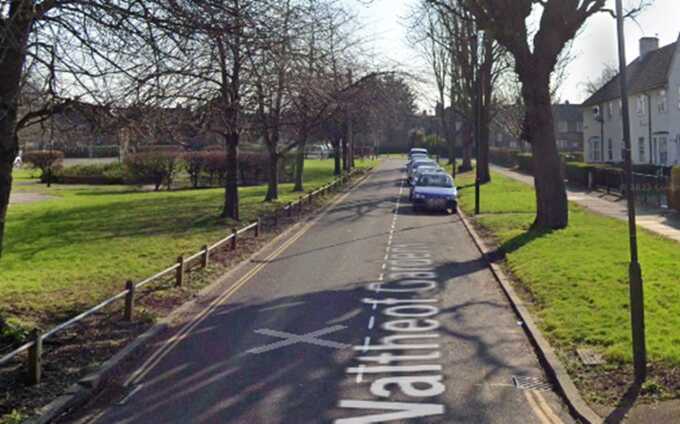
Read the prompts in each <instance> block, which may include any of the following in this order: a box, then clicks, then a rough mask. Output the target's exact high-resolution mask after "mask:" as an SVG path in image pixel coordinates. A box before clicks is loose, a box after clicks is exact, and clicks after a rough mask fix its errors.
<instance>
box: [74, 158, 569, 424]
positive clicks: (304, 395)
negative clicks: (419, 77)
mask: <svg viewBox="0 0 680 424" xmlns="http://www.w3.org/2000/svg"><path fill="white" fill-rule="evenodd" d="M402 166H403V161H398V160H389V161H386V162H383V164H382V165H381V166H380V168H379V169H378V170H376V171H375V172H374V173H373V174H372V175H371V176H370V177H369V178H368V179H367V180H365V181H364V182H363V184H361V185H360V186H359V187H357V188H356V189H355V190H353V191H352V192H350V193H349V194H348V195H347V196H346V197H345V198H344V199H343V200H342V201H340V202H339V203H338V204H336V205H335V206H334V207H332V208H331V209H329V211H328V213H326V214H325V215H323V216H322V217H321V218H320V219H318V221H317V222H315V223H313V225H310V226H307V227H305V228H304V229H303V231H304V234H302V235H300V234H298V235H297V236H299V237H298V238H296V237H297V236H296V235H293V239H291V240H289V241H282V242H280V243H279V244H278V245H276V246H273V247H272V248H270V249H269V250H268V251H266V252H264V253H262V255H261V258H260V260H256V261H254V262H253V263H252V264H249V265H248V266H247V267H245V268H243V269H242V270H239V271H238V272H236V273H234V275H231V276H230V277H229V278H227V279H226V280H225V282H224V285H223V288H222V289H221V291H220V292H219V293H214V295H212V296H209V297H208V298H206V299H202V300H201V302H199V303H200V305H199V306H197V307H196V308H195V310H194V311H192V316H191V317H187V318H186V319H185V320H184V321H182V322H181V323H178V324H177V325H176V326H175V327H174V328H173V329H172V330H171V331H167V332H166V333H165V334H163V335H162V336H161V337H160V338H159V339H158V340H156V341H155V342H154V343H153V345H152V347H151V348H150V349H149V352H148V354H147V355H145V356H144V357H143V358H140V359H139V360H137V361H136V362H135V363H134V364H131V365H130V367H129V369H127V370H126V372H125V373H124V374H123V375H122V376H121V383H122V384H125V383H126V382H127V383H128V385H127V386H126V387H125V389H124V390H122V391H115V390H109V391H106V392H104V394H103V395H102V396H100V398H99V399H98V400H97V401H96V402H94V403H92V404H91V405H89V406H88V407H87V408H86V409H85V410H83V411H79V412H78V413H77V414H75V415H72V416H71V417H68V418H67V419H66V422H80V423H83V422H90V423H92V422H97V423H316V422H336V423H339V424H352V423H354V424H359V423H370V422H418V423H421V422H422V423H444V422H446V423H517V424H519V423H522V424H527V423H538V424H545V423H572V422H573V420H572V419H571V418H570V417H569V414H568V412H567V410H566V407H565V406H564V404H563V403H562V402H561V400H560V399H559V397H558V396H556V395H555V394H554V393H553V391H552V390H551V389H550V387H549V386H547V385H545V384H542V380H543V379H544V373H543V371H542V369H541V367H540V365H539V363H538V360H537V358H536V355H535V353H534V352H533V350H532V348H531V346H530V344H529V342H528V340H527V338H526V336H525V334H524V332H523V329H522V327H521V323H518V321H517V317H516V316H515V315H514V313H513V312H512V310H511V308H510V306H509V304H508V302H507V300H506V298H505V297H504V296H503V294H502V293H501V291H500V289H499V287H498V286H497V283H496V282H495V281H494V279H493V277H492V275H491V273H490V272H489V270H488V269H487V268H486V266H485V263H484V261H483V260H482V259H481V257H480V254H479V252H478V251H477V249H476V248H475V246H474V244H473V242H472V240H471V239H470V237H469V235H468V234H467V233H466V232H465V229H464V227H463V225H462V223H461V222H460V220H459V218H458V217H457V216H451V215H444V214H427V213H419V214H417V215H416V214H414V213H412V212H411V208H410V205H409V204H408V201H407V192H406V191H405V190H404V191H403V192H402V177H403V173H402V170H401V167H402ZM225 288H230V289H228V290H227V289H225ZM208 307H211V309H208V310H204V308H208ZM196 317H198V318H200V320H196ZM513 377H519V379H518V380H517V381H518V382H520V383H524V384H526V385H528V386H529V388H518V387H517V385H516V384H515V381H514V380H513Z"/></svg>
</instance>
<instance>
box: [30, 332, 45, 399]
mask: <svg viewBox="0 0 680 424" xmlns="http://www.w3.org/2000/svg"><path fill="white" fill-rule="evenodd" d="M31 340H32V341H33V346H31V347H30V348H29V349H28V384H30V385H31V386H34V385H36V384H40V380H41V379H42V353H43V339H42V334H40V331H39V330H38V329H35V330H33V331H32V332H31Z"/></svg>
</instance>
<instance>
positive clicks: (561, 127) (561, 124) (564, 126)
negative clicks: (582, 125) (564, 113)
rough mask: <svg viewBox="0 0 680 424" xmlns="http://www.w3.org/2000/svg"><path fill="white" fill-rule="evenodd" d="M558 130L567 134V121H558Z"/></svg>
mask: <svg viewBox="0 0 680 424" xmlns="http://www.w3.org/2000/svg"><path fill="white" fill-rule="evenodd" d="M558 128H559V131H560V132H567V131H569V123H568V122H567V121H562V120H560V122H559V124H558Z"/></svg>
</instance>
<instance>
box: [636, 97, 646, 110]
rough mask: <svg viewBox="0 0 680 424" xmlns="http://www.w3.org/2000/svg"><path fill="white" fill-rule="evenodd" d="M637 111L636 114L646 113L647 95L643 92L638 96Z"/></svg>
mask: <svg viewBox="0 0 680 424" xmlns="http://www.w3.org/2000/svg"><path fill="white" fill-rule="evenodd" d="M637 113H638V115H646V114H647V96H646V95H644V94H643V95H641V96H639V97H638V103H637Z"/></svg>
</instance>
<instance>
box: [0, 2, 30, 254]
mask: <svg viewBox="0 0 680 424" xmlns="http://www.w3.org/2000/svg"><path fill="white" fill-rule="evenodd" d="M3 8H4V6H3ZM32 8H33V2H12V4H11V5H10V6H9V9H10V14H11V16H10V17H9V19H7V20H5V21H3V22H2V23H0V25H2V31H3V35H2V37H3V42H2V45H0V257H2V248H3V240H4V237H5V220H6V218H7V209H8V208H9V195H10V192H11V191H12V168H13V166H14V159H16V156H17V153H18V152H19V139H18V138H17V133H16V131H17V128H16V125H17V111H18V98H19V90H20V82H21V76H22V69H23V66H24V61H25V58H26V44H27V42H28V34H29V33H30V31H31V26H32V22H33V20H32V12H31V10H32Z"/></svg>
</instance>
